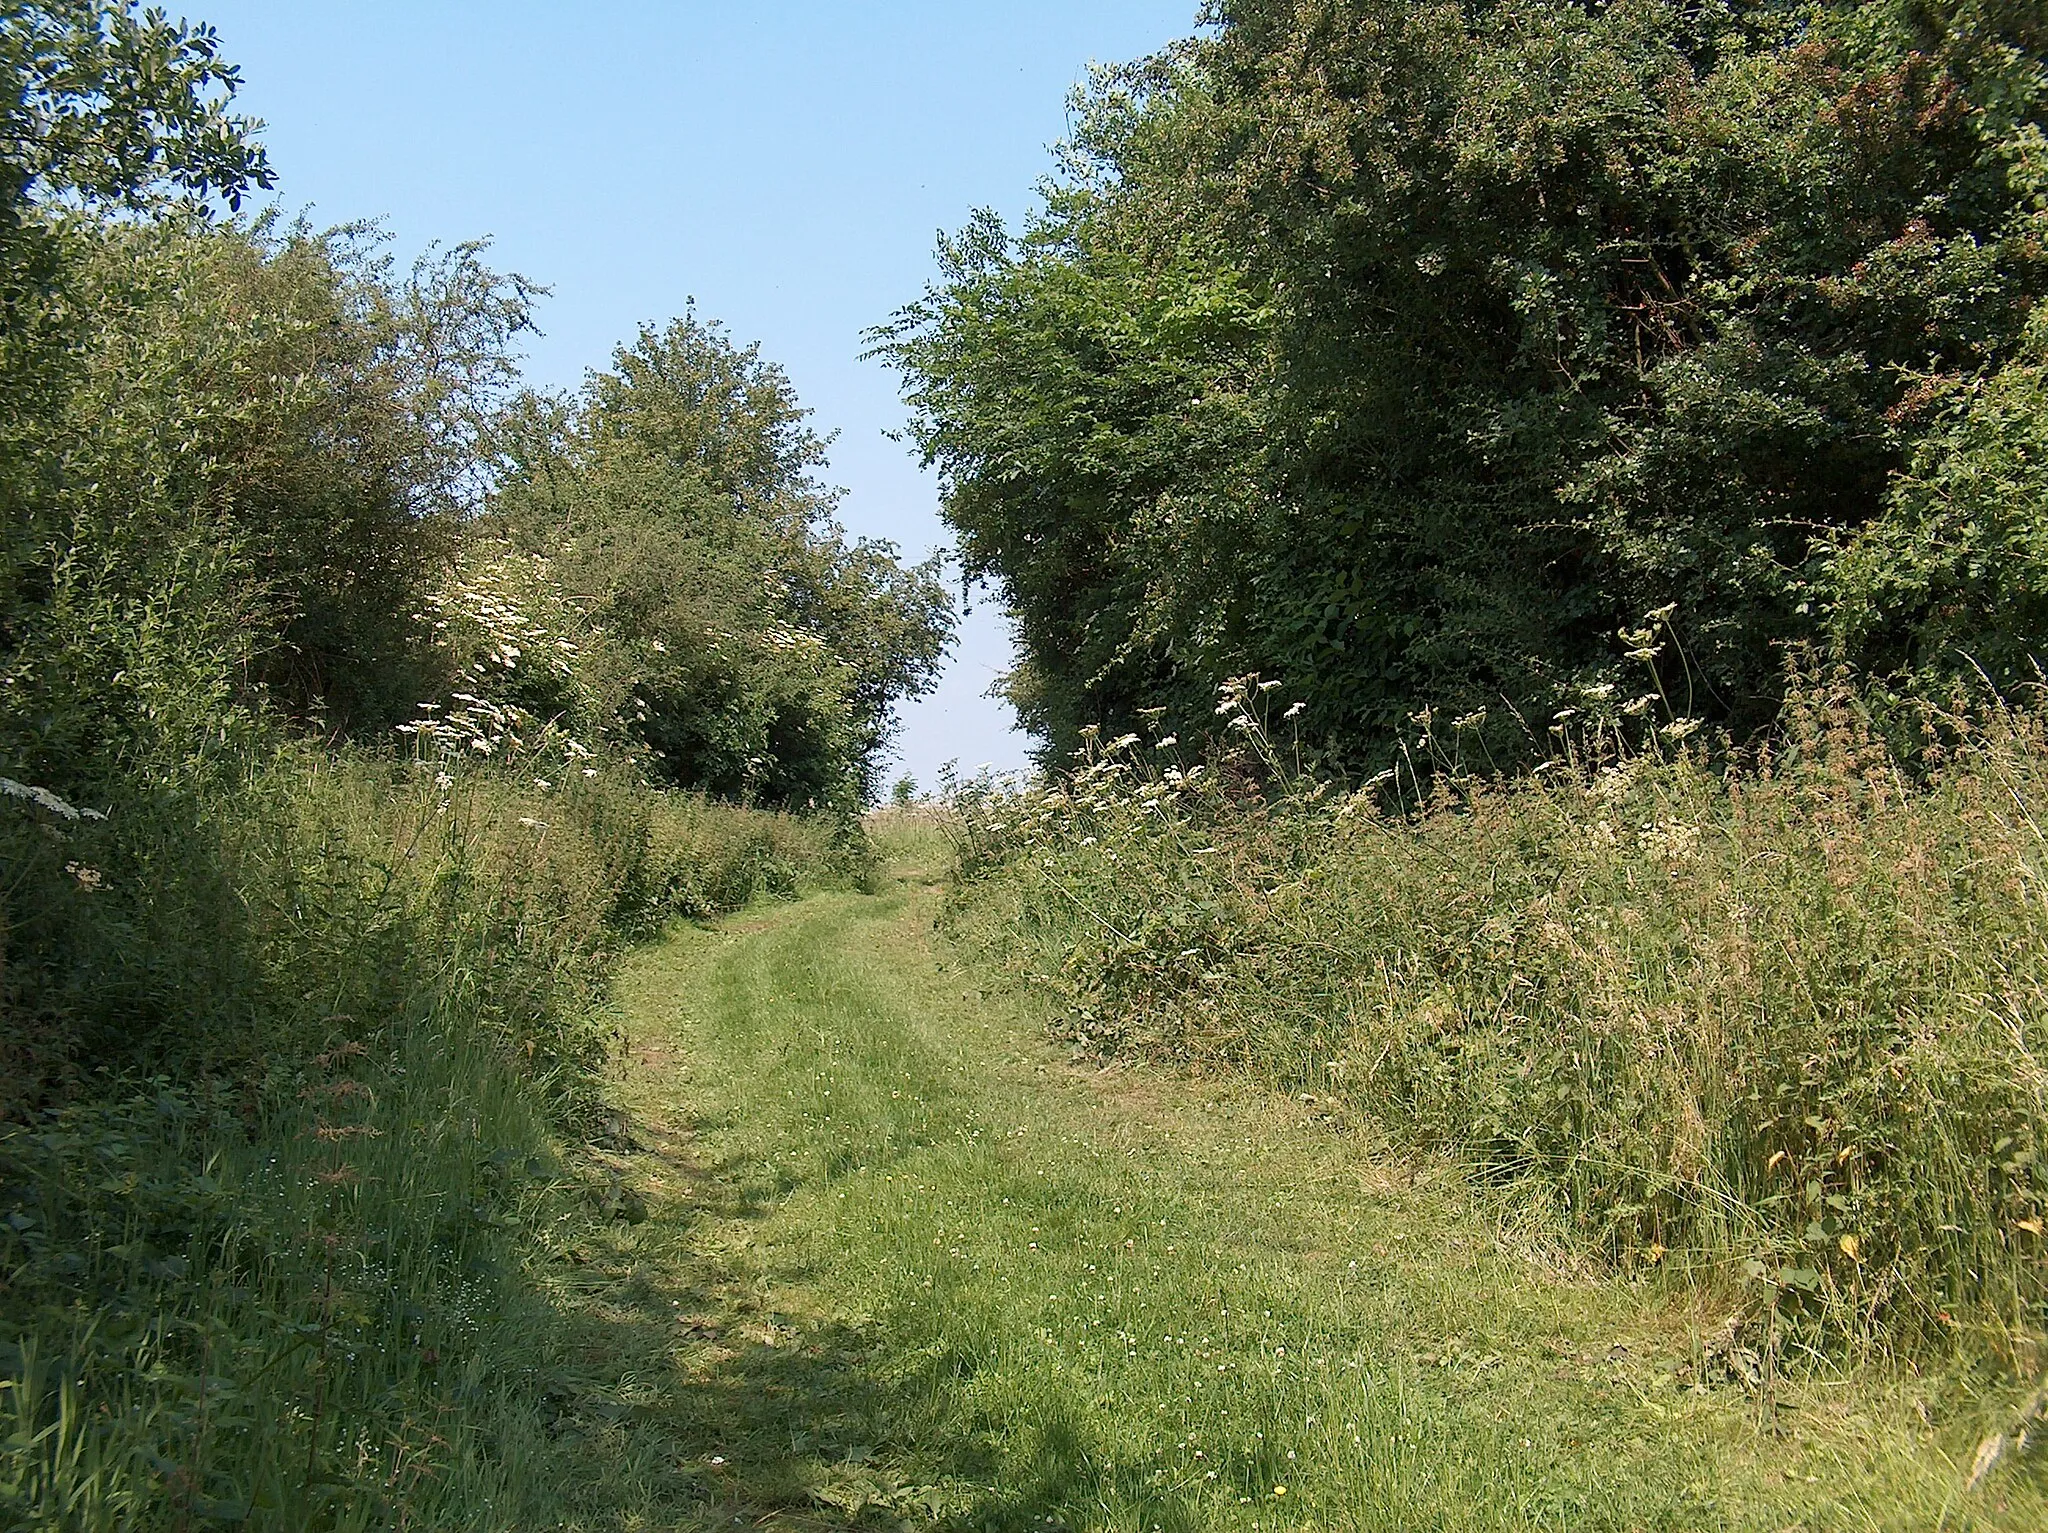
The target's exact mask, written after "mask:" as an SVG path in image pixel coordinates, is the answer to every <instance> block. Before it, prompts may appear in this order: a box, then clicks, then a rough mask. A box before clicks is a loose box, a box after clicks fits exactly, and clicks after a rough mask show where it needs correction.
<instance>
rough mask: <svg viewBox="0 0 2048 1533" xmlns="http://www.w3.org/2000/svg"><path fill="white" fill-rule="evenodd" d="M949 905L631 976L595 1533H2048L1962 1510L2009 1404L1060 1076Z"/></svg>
mask: <svg viewBox="0 0 2048 1533" xmlns="http://www.w3.org/2000/svg"><path fill="white" fill-rule="evenodd" d="M913 834H915V832H914V831H913V832H905V831H903V830H902V829H901V828H897V829H894V830H891V829H888V828H884V829H883V830H881V831H880V832H878V834H877V839H878V841H882V842H883V843H884V844H888V842H889V841H890V840H892V839H893V840H895V841H897V842H898V843H899V845H898V849H899V851H900V850H901V849H902V848H901V843H902V842H903V841H906V840H909V839H911V836H912V835H913ZM934 866H935V864H934ZM939 900H940V890H939V880H938V875H937V874H936V872H935V871H928V872H927V873H926V874H925V875H924V876H915V875H912V876H906V877H905V878H904V879H903V880H902V882H901V883H900V884H899V886H898V887H897V889H896V890H895V891H894V892H893V893H891V894H889V895H887V896H885V897H884V898H882V899H862V898H856V897H847V896H826V897H823V898H820V899H817V900H812V901H807V902H805V903H803V904H801V905H798V906H794V907H788V908H786V909H783V910H779V911H775V912H771V913H766V914H763V915H760V916H758V917H750V918H748V919H745V920H742V921H738V922H729V923H726V924H725V925H724V926H723V927H722V928H721V929H719V930H713V931H688V932H683V933H680V934H678V935H677V936H676V937H675V938H674V939H673V940H672V941H670V942H668V943H666V944H664V945H662V946H659V947H656V948H652V949H649V950H647V951H645V952H643V953H641V954H639V955H636V957H635V958H634V959H633V960H632V961H631V962H630V963H629V964H628V966H627V969H626V971H625V974H624V978H623V981H622V990H621V999H622V1003H623V1006H624V1009H625V1012H626V1016H627V1019H628V1022H627V1026H628V1033H629V1037H630V1040H631V1045H632V1047H631V1055H632V1059H633V1065H632V1067H631V1070H630V1072H629V1075H628V1078H627V1083H626V1086H625V1091H626V1094H627V1095H628V1097H629V1098H630V1099H631V1100H632V1101H633V1102H634V1103H635V1106H636V1112H637V1117H638V1127H637V1129H636V1132H638V1133H639V1134H640V1135H641V1140H642V1142H641V1145H640V1149H639V1151H638V1152H637V1153H635V1154H632V1155H622V1156H620V1157H618V1163H619V1166H620V1169H621V1170H622V1172H624V1173H626V1174H629V1175H631V1176H632V1177H634V1178H635V1179H636V1180H637V1181H638V1183H639V1185H640V1186H642V1187H643V1188H644V1190H645V1193H646V1196H647V1198H648V1202H649V1206H650V1217H649V1218H648V1219H647V1220H646V1221H645V1222H643V1223H639V1224H631V1225H626V1224H620V1225H616V1226H613V1227H612V1229H611V1231H610V1233H609V1234H608V1235H606V1236H605V1237H604V1239H603V1242H602V1244H598V1243H595V1242H593V1243H589V1244H587V1245H586V1246H585V1248H584V1249H583V1250H582V1251H581V1252H580V1253H579V1257H578V1261H577V1263H576V1264H575V1265H574V1266H573V1268H571V1269H568V1273H569V1274H570V1275H565V1278H564V1281H565V1283H566V1282H573V1283H575V1284H577V1285H578V1290H579V1294H580V1300H579V1302H580V1305H581V1312H582V1313H583V1314H584V1316H585V1321H586V1324H587V1325H588V1326H589V1328H590V1331H589V1334H590V1338H591V1340H590V1344H589V1346H588V1348H587V1349H586V1354H585V1355H586V1358H587V1359H588V1361H587V1363H586V1365H585V1368H584V1371H583V1375H582V1379H581V1384H580V1393H579V1397H578V1404H577V1406H576V1407H575V1409H574V1411H573V1412H572V1419H573V1423H574V1425H573V1427H572V1428H571V1430H573V1431H574V1432H575V1433H577V1434H578V1437H579V1440H580V1441H582V1442H583V1443H584V1444H585V1445H586V1450H587V1451H588V1453H589V1454H590V1459H591V1463H592V1464H593V1477H592V1478H593V1486H592V1489H591V1491H590V1497H589V1504H588V1505H587V1507H586V1508H585V1509H584V1511H583V1513H582V1517H583V1519H584V1520H580V1521H577V1520H574V1519H572V1522H573V1525H576V1526H588V1527H596V1526H601V1525H607V1524H606V1523H605V1518H607V1517H616V1518H619V1519H620V1520H621V1522H622V1523H623V1525H626V1526H648V1527H665V1526H692V1527H699V1526H701V1527H705V1528H709V1527H712V1526H726V1527H730V1526H735V1525H738V1524H737V1523H736V1522H735V1519H738V1522H739V1523H750V1524H761V1525H778V1526H871V1527H878V1528H879V1527H892V1526H898V1525H902V1524H905V1523H908V1524H911V1525H924V1524H927V1523H929V1524H934V1525H937V1526H942V1527H950V1528H959V1529H984V1528H987V1529H1019V1530H1021V1529H1025V1528H1037V1529H1043V1528H1048V1527H1054V1528H1059V1527H1066V1528H1084V1527H1085V1528H1116V1529H1131V1530H1150V1529H1160V1530H1166V1529H1175V1530H1192V1529H1202V1528H1244V1529H1254V1528H1266V1529H1270V1528H1276V1527H1286V1528H1295V1527H1302V1528H1310V1527H1346V1528H1363V1529H1372V1528H1387V1529H1394V1528H1400V1529H1410V1528H1418V1527H1428V1528H1443V1529H1478V1528H1532V1527H1536V1528H1540V1527H1551V1528H1558V1529H1566V1528H1569V1529H1582V1528H1613V1529H1635V1528H1644V1529H1647V1528H1673V1529H1676V1528H1685V1529H1694V1528H1759V1529H1771V1530H1779V1529H1785V1528H1788V1527H1794V1528H1808V1529H1822V1528H1828V1529H1832V1528H1842V1529H1848V1528H1898V1529H1907V1528H1913V1529H1922V1528H1932V1527H1950V1528H1965V1527H2009V1528H2015V1529H2016V1528H2023V1527H2031V1526H2036V1525H2038V1524H2039V1522H2040V1521H2041V1519H2042V1518H2043V1517H2044V1516H2048V1499H2044V1496H2043V1491H2042V1487H2041V1486H2039V1485H2038V1484H2037V1483H2035V1482H2034V1481H2033V1480H2030V1479H2026V1478H2024V1477H2021V1478H2006V1479H2003V1480H2001V1481H1999V1482H1998V1483H1997V1484H1996V1485H1995V1486H1994V1487H1992V1489H1991V1490H1990V1491H1989V1492H1988V1493H1980V1494H1973V1495H1965V1494H1963V1493H1962V1491H1961V1484H1962V1480H1963V1478H1964V1475H1965V1473H1966V1469H1967V1459H1968V1455H1969V1452H1970V1450H1971V1449H1972V1448H1973V1447H1974V1445H1975V1443H1976V1441H1977V1439H1978V1437H1979V1436H1980V1435H1981V1433H1982V1432H1983V1430H1984V1429H1985V1425H1986V1423H1987V1422H1988V1421H1990V1420H1992V1419H1993V1417H1994V1406H1993V1405H1992V1403H1991V1402H1988V1401H1985V1400H1979V1399H1972V1398H1970V1397H1968V1396H1967V1395H1966V1394H1956V1393H1950V1394H1947V1395H1945V1396H1941V1397H1939V1398H1937V1397H1936V1396H1935V1395H1934V1393H1933V1392H1932V1391H1931V1390H1922V1389H1920V1388H1918V1387H1916V1386H1915V1385H1913V1384H1912V1382H1911V1381H1910V1380H1900V1379H1895V1378H1894V1379H1888V1378H1886V1377H1885V1376H1882V1375H1878V1374H1865V1375H1858V1376H1853V1377H1850V1376H1844V1377H1840V1378H1837V1379H1834V1380H1831V1381H1821V1380H1807V1381H1805V1382H1799V1383H1793V1382H1788V1381H1784V1380H1780V1381H1778V1382H1777V1383H1776V1385H1775V1387H1774V1388H1773V1389H1771V1390H1770V1391H1767V1392H1764V1391H1757V1390H1753V1389H1751V1388H1749V1387H1747V1386H1746V1385H1745V1384H1744V1382H1743V1381H1742V1380H1741V1379H1740V1377H1739V1376H1738V1375H1737V1374H1736V1373H1735V1372H1733V1371H1731V1370H1730V1369H1729V1367H1728V1366H1727V1362H1726V1358H1725V1354H1719V1353H1716V1352H1715V1351H1714V1350H1713V1338H1714V1336H1715V1334H1716V1328H1717V1325H1718V1323H1719V1321H1720V1320H1721V1319H1722V1318H1723V1317H1722V1316H1721V1315H1719V1314H1718V1313H1714V1312H1707V1311H1697V1310H1690V1309H1686V1308H1678V1309H1673V1308H1672V1307H1671V1306H1670V1305H1669V1303H1668V1302H1667V1301H1666V1299H1665V1298H1664V1297H1662V1296H1660V1295H1659V1294H1657V1293H1655V1292H1654V1291H1653V1290H1652V1289H1650V1288H1649V1287H1647V1286H1645V1285H1641V1284H1637V1283H1632V1282H1630V1281H1627V1280H1626V1279H1623V1278H1619V1277H1616V1276H1613V1275H1599V1274H1597V1273H1594V1272H1592V1271H1590V1270H1589V1269H1587V1268H1586V1267H1585V1266H1584V1265H1583V1264H1578V1263H1574V1262H1573V1261H1571V1260H1570V1259H1569V1257H1568V1256H1565V1255H1562V1254H1560V1252H1559V1251H1558V1248H1557V1246H1556V1244H1555V1242H1554V1241H1552V1240H1550V1239H1547V1238H1545V1236H1544V1235H1543V1233H1542V1232H1540V1231H1539V1232H1523V1231H1517V1230H1516V1229H1514V1228H1512V1227H1509V1226H1505V1225H1503V1224H1502V1223H1501V1222H1499V1220H1498V1219H1497V1218H1496V1217H1495V1210H1494V1209H1493V1208H1492V1206H1491V1205H1489V1204H1488V1203H1486V1202H1485V1200H1483V1199H1479V1198H1475V1197H1474V1196H1473V1195H1472V1194H1471V1192H1470V1190H1469V1188H1468V1187H1467V1185H1466V1183H1465V1181H1464V1179H1463V1178H1462V1176H1460V1175H1459V1174H1458V1172H1457V1171H1456V1169H1455V1168H1454V1167H1450V1166H1447V1165H1432V1164H1429V1163H1415V1164H1414V1165H1410V1164H1408V1163H1405V1162H1402V1161H1400V1160H1389V1159H1387V1158H1384V1157H1382V1156H1380V1155H1377V1154H1375V1153H1374V1151H1373V1143H1372V1140H1371V1138H1370V1136H1368V1135H1366V1134H1364V1133H1363V1132H1362V1131H1360V1130H1358V1129H1356V1128H1355V1127H1348V1126H1347V1125H1346V1124H1344V1123H1343V1122H1338V1121H1332V1120H1331V1118H1330V1116H1329V1114H1328V1113H1327V1112H1326V1110H1325V1107H1326V1104H1324V1103H1321V1102H1315V1103H1303V1102H1301V1101H1299V1100H1298V1099H1294V1100H1290V1099H1286V1098H1281V1097H1278V1096H1276V1095H1274V1094H1273V1093H1272V1092H1271V1091H1270V1089H1268V1088H1266V1087H1263V1086H1260V1085H1257V1084H1256V1083H1253V1082H1249V1081H1246V1080H1243V1079H1241V1078H1240V1079H1239V1080H1237V1081H1235V1082H1232V1081H1225V1080H1220V1079H1212V1080H1211V1081H1209V1082H1207V1083H1191V1082H1189V1081H1187V1080H1186V1079H1184V1078H1182V1077H1180V1076H1177V1075H1173V1074H1152V1073H1148V1072H1147V1071H1145V1070H1143V1069H1136V1070H1131V1069H1121V1068H1119V1069H1111V1070H1109V1071H1106V1072H1104V1071H1101V1070H1099V1069H1097V1068H1096V1067H1095V1066H1094V1065H1092V1064H1088V1063H1086V1062H1077V1061H1074V1060H1073V1059H1072V1057H1071V1056H1070V1054H1069V1053H1068V1052H1067V1051H1066V1050H1059V1051H1054V1050H1052V1049H1049V1048H1048V1047H1047V1046H1046V1045H1045V1044H1044V1043H1043V1041H1042V1039H1043V1033H1042V1025H1043V1021H1044V1018H1043V1016H1042V1014H1040V1013H1038V1012H1036V1011H1035V1010H1034V1009H1032V1008H1029V1007H1020V1006H1019V1005H1018V1004H1017V1003H1016V1002H1015V1000H1014V999H1006V998H1004V997H1001V996H994V997H990V996H984V995H983V994H982V993H981V985H982V983H983V981H982V979H981V978H979V977H978V975H979V971H978V970H977V969H975V968H973V967H965V968H963V967H962V966H961V965H960V963H959V961H958V960H957V958H955V957H949V956H947V952H946V950H941V951H939V952H938V953H937V954H935V953H934V950H933V947H932V941H933V939H932V937H931V930H930V928H931V922H932V918H933V916H934V915H935V914H936V912H937V910H938V907H939ZM607 1375H608V1376H607ZM1921 1409H1925V1410H1927V1411H1929V1412H1930V1413H1938V1414H1937V1415H1936V1419H1935V1424H1933V1425H1929V1424H1927V1422H1926V1421H1924V1420H1923V1418H1922V1416H1921V1414H1920V1411H1921ZM600 1484H601V1485H602V1486H603V1487H605V1488H604V1489H599V1488H598V1487H599V1485H600ZM618 1486H630V1487H632V1488H633V1491H634V1492H635V1498H633V1499H629V1500H628V1501H627V1502H626V1503H624V1504H623V1505H622V1504H621V1503H620V1502H619V1501H618V1500H616V1499H614V1498H615V1495H616V1491H615V1490H614V1489H613V1487H618Z"/></svg>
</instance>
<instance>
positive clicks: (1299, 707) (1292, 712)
mask: <svg viewBox="0 0 2048 1533" xmlns="http://www.w3.org/2000/svg"><path fill="white" fill-rule="evenodd" d="M1307 709H1308V704H1307V703H1293V704H1290V705H1289V707H1288V709H1287V711H1286V712H1285V713H1283V714H1281V715H1280V717H1281V718H1283V719H1291V718H1296V717H1299V716H1300V715H1301V714H1302V713H1304V712H1306V711H1307Z"/></svg>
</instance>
